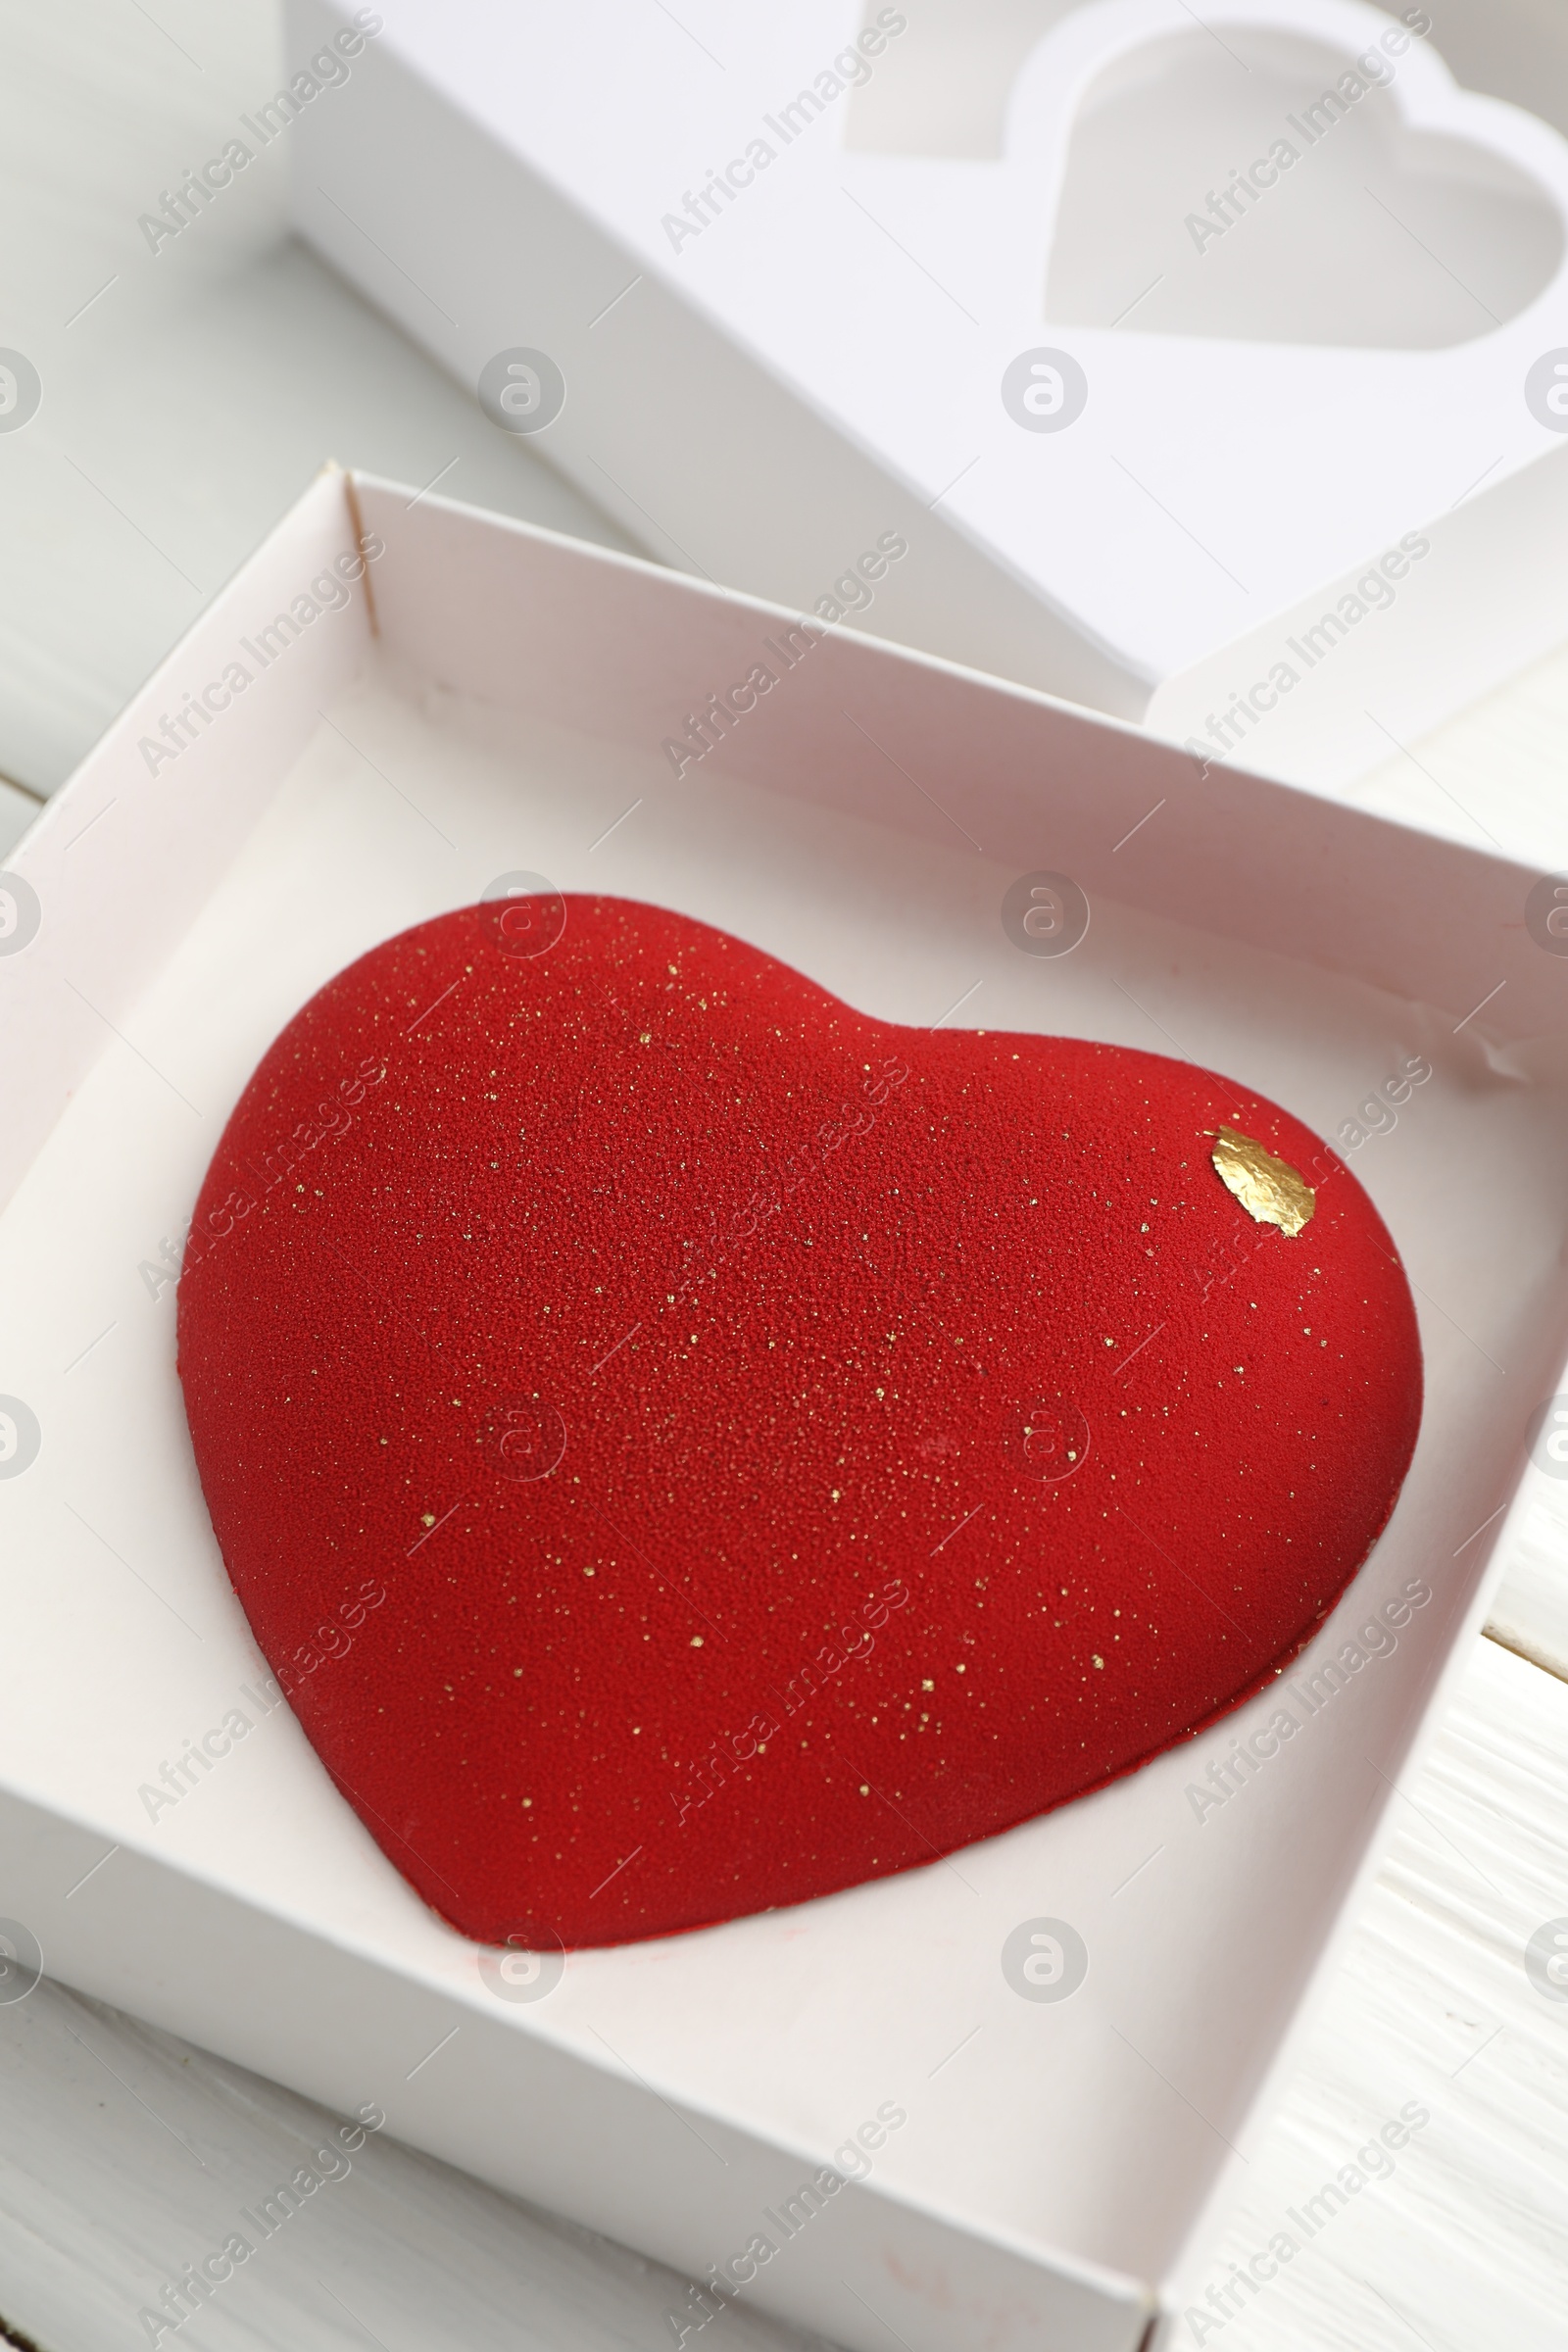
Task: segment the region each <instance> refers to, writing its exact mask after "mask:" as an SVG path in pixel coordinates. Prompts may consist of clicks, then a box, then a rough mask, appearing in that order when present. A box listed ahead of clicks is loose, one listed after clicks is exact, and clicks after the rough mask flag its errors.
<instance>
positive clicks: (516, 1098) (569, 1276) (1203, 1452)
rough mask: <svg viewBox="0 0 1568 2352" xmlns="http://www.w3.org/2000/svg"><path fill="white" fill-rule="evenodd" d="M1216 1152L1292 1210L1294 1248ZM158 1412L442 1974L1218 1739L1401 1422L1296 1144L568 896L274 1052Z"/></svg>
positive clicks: (1383, 1500) (337, 1010)
mask: <svg viewBox="0 0 1568 2352" xmlns="http://www.w3.org/2000/svg"><path fill="white" fill-rule="evenodd" d="M519 951H520V952H519ZM1221 1129H1227V1130H1235V1131H1238V1132H1239V1134H1240V1135H1241V1136H1243V1137H1246V1138H1250V1139H1251V1143H1252V1144H1253V1145H1255V1146H1260V1147H1262V1148H1263V1149H1264V1150H1265V1151H1266V1152H1268V1153H1272V1154H1276V1155H1278V1157H1279V1158H1280V1159H1283V1160H1284V1161H1286V1162H1288V1163H1290V1167H1291V1168H1294V1169H1295V1170H1296V1171H1298V1172H1299V1175H1301V1176H1302V1177H1305V1178H1306V1179H1307V1181H1308V1182H1309V1183H1311V1184H1313V1185H1314V1186H1315V1187H1316V1188H1317V1190H1316V1202H1315V1212H1312V1203H1311V1201H1310V1198H1309V1197H1308V1196H1306V1195H1300V1196H1299V1197H1300V1198H1301V1199H1302V1200H1303V1201H1305V1202H1306V1206H1307V1209H1308V1211H1309V1212H1312V1213H1310V1222H1309V1223H1307V1224H1306V1225H1305V1226H1304V1229H1303V1230H1301V1231H1299V1232H1297V1233H1294V1234H1293V1233H1290V1232H1288V1231H1286V1230H1284V1229H1283V1228H1282V1226H1281V1225H1280V1224H1278V1223H1275V1222H1268V1221H1262V1222H1259V1221H1256V1220H1255V1219H1254V1216H1253V1215H1252V1214H1251V1213H1250V1210H1249V1208H1248V1206H1247V1205H1244V1201H1243V1200H1242V1199H1240V1198H1238V1197H1237V1196H1236V1194H1235V1192H1233V1190H1232V1189H1230V1186H1229V1185H1228V1183H1227V1182H1223V1181H1222V1180H1221V1177H1220V1175H1219V1174H1218V1173H1217V1172H1216V1166H1215V1161H1214V1156H1213V1155H1214V1153H1215V1152H1216V1150H1217V1149H1219V1150H1222V1151H1223V1150H1224V1149H1227V1148H1229V1147H1224V1146H1219V1145H1217V1144H1216V1136H1217V1134H1218V1131H1220V1130H1221ZM1240 1148H1241V1147H1237V1149H1240ZM1244 1156H1245V1152H1244ZM1286 1174H1287V1176H1288V1174H1289V1170H1287V1171H1286ZM1265 1176H1266V1170H1265ZM1265 1190H1266V1184H1265ZM1289 1221H1290V1220H1289V1219H1287V1222H1289ZM179 1369H180V1376H181V1379H182V1381H183V1384H184V1391H185V1400H186V1408H187V1412H188V1414H189V1419H190V1427H191V1434H192V1437H193V1439H194V1443H195V1450H196V1460H197V1464H198V1467H199V1469H200V1472H201V1480H202V1486H203V1489H204V1491H205V1493H206V1496H207V1500H208V1504H209V1506H210V1508H211V1511H212V1516H213V1524H214V1527H215V1528H216V1530H217V1533H218V1540H219V1543H220V1544H221V1548H222V1554H223V1558H224V1560H225V1562H226V1564H227V1567H228V1571H229V1574H230V1576H231V1577H232V1579H233V1582H234V1587H235V1590H236V1591H237V1593H239V1596H240V1599H241V1601H242V1602H243V1604H244V1607H245V1610H246V1613H247V1615H248V1616H249V1618H250V1621H251V1624H252V1626H253V1627H254V1629H255V1631H256V1635H257V1639H258V1640H259V1642H261V1645H262V1648H263V1649H264V1651H265V1652H266V1654H267V1656H268V1658H269V1659H270V1662H271V1665H272V1667H273V1669H274V1670H275V1672H276V1673H277V1675H278V1677H279V1679H280V1680H281V1681H282V1683H283V1685H284V1687H285V1689H286V1691H287V1692H288V1695H289V1698H290V1700H291V1702H292V1704H293V1706H294V1708H295V1710H296V1712H297V1714H298V1715H299V1718H300V1720H301V1722H302V1723H303V1724H304V1726H305V1729H306V1731H307V1732H308V1734H309V1736H310V1738H311V1740H313V1741H314V1743H315V1745H316V1748H317V1751H318V1753H319V1755H320V1757H321V1759H322V1761H323V1763H324V1764H325V1766H326V1768H327V1770H328V1772H329V1773H330V1774H331V1776H332V1778H333V1780H334V1781H335V1782H336V1783H337V1785H338V1787H339V1788H340V1789H342V1791H343V1793H344V1795H345V1796H346V1797H347V1798H348V1800H349V1802H350V1803H351V1804H353V1805H354V1806H355V1807H356V1809H357V1810H358V1811H359V1813H360V1815H361V1816H362V1818H363V1819H364V1821H365V1823H366V1825H367V1826H368V1829H369V1830H370V1832H371V1834H372V1835H373V1836H374V1837H375V1838H377V1839H378V1840H379V1842H380V1844H381V1845H382V1847H383V1848H384V1849H385V1851H386V1852H387V1854H388V1855H389V1856H390V1857H391V1858H392V1860H393V1861H394V1862H395V1863H396V1864H397V1866H398V1868H399V1869H400V1870H402V1871H403V1872H404V1873H405V1874H406V1876H407V1877H408V1878H409V1879H410V1880H411V1881H412V1882H413V1884H414V1885H415V1887H417V1889H418V1891H419V1892H420V1894H422V1895H423V1896H424V1897H425V1899H426V1900H427V1901H428V1902H429V1903H431V1904H432V1905H433V1906H434V1907H435V1909H436V1910H438V1911H439V1912H441V1913H442V1914H443V1915H444V1916H445V1917H446V1918H447V1919H449V1920H450V1921H452V1922H453V1924H454V1925H455V1926H457V1927H459V1928H461V1929H462V1930H463V1931H464V1932H465V1933H466V1934H467V1935H469V1936H476V1937H478V1938H480V1939H481V1940H483V1941H488V1942H497V1943H499V1942H502V1941H505V1940H507V1939H508V1938H515V1939H517V1940H520V1941H535V1942H537V1941H541V1940H548V1939H550V1938H551V1937H559V1938H560V1939H561V1940H562V1941H563V1942H564V1943H565V1944H568V1945H576V1944H603V1943H615V1942H619V1941H623V1940H625V1939H627V1938H630V1937H635V1936H656V1935H662V1934H667V1933H670V1932H671V1931H673V1930H677V1929H682V1928H692V1927H697V1926H700V1925H702V1924H704V1923H706V1922H709V1921H713V1920H719V1919H726V1918H732V1917H735V1916H738V1915H740V1914H742V1913H746V1912H752V1911H759V1910H762V1909H765V1908H767V1907H768V1906H770V1905H773V1904H778V1903H790V1902H798V1901H801V1900H803V1899H804V1898H806V1897H808V1896H810V1895H818V1894H825V1893H828V1892H830V1891H832V1890H833V1889H835V1888H838V1887H850V1886H854V1885H856V1884H857V1883H858V1882H859V1881H861V1880H864V1879H870V1878H879V1877H881V1876H883V1875H884V1874H885V1873H887V1872H890V1871H896V1870H904V1869H907V1868H908V1867H910V1866H911V1865H912V1864H916V1863H922V1862H927V1861H930V1860H933V1859H934V1858H936V1857H937V1856H939V1855H941V1854H945V1853H947V1852H949V1851H950V1850H951V1849H952V1848H954V1847H955V1846H958V1845H962V1844H964V1843H966V1842H967V1841H968V1840H969V1839H971V1838H983V1837H986V1836H989V1835H991V1834H993V1833H994V1832H997V1831H1000V1830H1005V1829H1006V1828H1008V1827H1009V1826H1010V1825H1011V1824H1013V1823H1016V1822H1020V1821H1024V1820H1026V1819H1028V1818H1029V1817H1030V1816H1031V1815H1034V1814H1038V1813H1042V1812H1044V1811H1045V1810H1047V1808H1049V1807H1050V1806H1053V1805H1057V1804H1060V1803H1061V1802H1062V1801H1063V1799H1064V1798H1067V1797H1071V1796H1074V1795H1077V1794H1079V1793H1080V1792H1082V1791H1083V1790H1085V1789H1092V1788H1094V1787H1096V1786H1097V1785H1098V1784H1100V1783H1102V1782H1104V1781H1106V1780H1107V1779H1109V1778H1111V1777H1113V1776H1114V1775H1116V1774H1118V1773H1123V1772H1127V1771H1129V1770H1131V1769H1132V1767H1133V1766H1135V1765H1136V1764H1138V1763H1140V1762H1142V1761H1144V1760H1145V1759H1147V1758H1148V1757H1150V1756H1152V1755H1153V1754H1154V1753H1156V1752H1157V1751H1158V1750H1159V1749H1161V1748H1163V1747H1165V1746H1166V1745H1168V1744H1169V1743H1170V1742H1171V1741H1173V1740H1179V1739H1182V1738H1183V1737H1184V1736H1186V1735H1188V1734H1190V1733H1191V1732H1192V1731H1194V1730H1195V1729H1196V1728H1197V1727H1199V1726H1200V1725H1201V1724H1203V1723H1204V1722H1205V1721H1207V1720H1208V1719H1209V1718H1211V1717H1212V1716H1213V1715H1215V1714H1216V1713H1217V1712H1219V1711H1222V1710H1223V1709H1225V1708H1227V1707H1229V1706H1232V1705H1234V1704H1235V1703H1236V1701H1237V1700H1238V1699H1240V1698H1242V1697H1244V1696H1245V1695H1247V1694H1248V1693H1249V1692H1250V1691H1253V1690H1255V1689H1257V1688H1258V1687H1259V1686H1260V1685H1261V1684H1262V1683H1264V1682H1265V1681H1266V1680H1267V1679H1268V1677H1269V1675H1270V1672H1271V1670H1272V1668H1273V1667H1274V1665H1275V1664H1276V1663H1277V1662H1278V1661H1280V1660H1281V1659H1284V1658H1286V1657H1288V1656H1289V1655H1290V1654H1291V1653H1292V1652H1293V1651H1294V1650H1296V1649H1297V1648H1298V1647H1299V1645H1300V1643H1301V1642H1303V1641H1304V1640H1305V1639H1306V1638H1307V1636H1308V1635H1310V1633H1311V1632H1312V1630H1313V1628H1314V1627H1315V1626H1316V1625H1317V1624H1318V1622H1319V1621H1320V1619H1321V1618H1322V1617H1323V1616H1324V1614H1325V1612H1326V1611H1327V1610H1328V1608H1329V1607H1330V1606H1331V1604H1332V1603H1333V1601H1334V1600H1335V1598H1336V1597H1337V1595H1338V1594H1339V1593H1340V1592H1341V1591H1342V1590H1343V1588H1344V1587H1345V1585H1346V1583H1347V1582H1348V1579H1349V1578H1350V1576H1351V1575H1352V1574H1353V1573H1354V1571H1355V1569H1356V1568H1357V1566H1358V1565H1359V1564H1360V1562H1361V1561H1362V1560H1363V1559H1364V1558H1365V1556H1366V1553H1367V1550H1368V1548H1369V1546H1370V1545H1371V1544H1372V1543H1373V1541H1374V1539H1375V1538H1376V1536H1377V1534H1378V1532H1379V1530H1380V1529H1381V1528H1382V1526H1383V1525H1384V1522H1385V1521H1386V1520H1387V1518H1388V1516H1389V1513H1390V1511H1391V1509H1392V1508H1393V1505H1394V1500H1395V1497H1396V1495H1397V1492H1398V1488H1399V1483H1400V1480H1401V1479H1402V1477H1403V1475H1404V1472H1405V1469H1406V1467H1407V1465H1408V1462H1409V1459H1410V1453H1411V1448H1412V1446H1413V1445H1414V1442H1415V1434H1416V1427H1417V1422H1418V1419H1419V1415H1420V1399H1421V1367H1420V1351H1419V1344H1418V1340H1417V1335H1416V1323H1415V1314H1414V1310H1413V1307H1412V1304H1411V1299H1410V1294H1409V1290H1408V1288H1407V1286H1406V1283H1405V1279H1404V1275H1403V1272H1402V1270H1401V1268H1400V1266H1399V1263H1398V1260H1397V1256H1396V1253H1395V1250H1394V1246H1393V1244H1392V1242H1391V1241H1390V1238H1389V1236H1388V1233H1387V1232H1386V1230H1385V1228H1384V1226H1383V1224H1382V1222H1381V1220H1380V1219H1379V1217H1378V1215H1377V1213H1376V1211H1375V1210H1374V1208H1373V1207H1372V1204H1371V1202H1370V1201H1368V1199H1367V1197H1366V1195H1365V1194H1364V1193H1363V1192H1362V1190H1361V1188H1360V1186H1359V1185H1358V1184H1357V1183H1356V1182H1355V1180H1354V1179H1353V1177H1351V1176H1350V1175H1349V1173H1348V1171H1347V1170H1346V1169H1345V1168H1344V1167H1343V1166H1342V1165H1341V1164H1340V1163H1339V1162H1338V1161H1337V1160H1336V1159H1334V1157H1333V1156H1332V1154H1331V1153H1329V1152H1327V1151H1326V1150H1325V1149H1324V1148H1323V1147H1322V1146H1321V1145H1320V1144H1319V1143H1318V1142H1317V1140H1316V1138H1315V1137H1313V1136H1312V1135H1310V1134H1309V1133H1308V1132H1307V1130H1306V1129H1305V1128H1303V1127H1302V1126H1300V1125H1299V1122H1298V1121H1297V1120H1295V1119H1293V1118H1291V1117H1289V1116H1288V1115H1287V1114H1286V1113H1285V1112H1284V1111H1282V1110H1280V1109H1279V1108H1277V1107H1276V1106H1275V1105H1274V1104H1273V1103H1268V1102H1265V1101H1263V1100H1261V1099H1260V1098H1258V1097H1257V1096H1254V1095H1250V1094H1247V1093H1245V1092H1240V1093H1239V1092H1238V1091H1237V1090H1236V1089H1234V1088H1232V1087H1230V1086H1229V1085H1227V1084H1226V1083H1225V1081H1224V1080H1222V1079H1220V1078H1216V1077H1214V1076H1212V1075H1211V1074H1209V1073H1208V1072H1206V1071H1203V1070H1199V1069H1194V1068H1192V1067H1190V1066H1189V1065H1188V1064H1186V1063H1183V1062H1177V1061H1170V1060H1165V1059H1163V1058H1160V1057H1159V1056H1156V1055H1153V1054H1141V1053H1136V1052H1132V1051H1130V1050H1128V1049H1127V1048H1125V1047H1117V1046H1102V1045H1093V1044H1087V1043H1084V1042H1082V1041H1079V1040H1076V1039H1069V1038H1058V1037H1034V1036H1012V1035H1001V1036H998V1035H987V1034H985V1033H983V1032H981V1033H976V1032H971V1031H948V1030H938V1031H936V1032H935V1033H931V1032H927V1031H924V1030H919V1029H907V1028H902V1027H898V1026H895V1025H893V1024H891V1023H889V1022H885V1021H875V1020H870V1019H867V1018H865V1017H864V1016H863V1015H861V1014H860V1013H858V1012H855V1011H852V1010H851V1009H850V1008H849V1007H848V1006H847V1005H842V1004H840V1003H838V1002H837V1001H836V1000H835V999H834V998H832V997H830V996H828V995H826V994H825V992H824V991H823V990H821V989H820V988H818V987H816V986H815V985H814V984H813V983H812V982H811V981H809V980H807V979H803V978H802V977H801V975H800V974H799V973H797V972H793V971H791V970H789V969H788V968H786V967H785V966H784V965H782V964H780V963H778V962H776V961H774V960H773V959H772V958H771V957H770V956H765V955H763V954H761V953H760V952H759V951H758V950H757V949H754V948H750V947H746V946H744V945H743V944H742V943H741V942H739V941H737V940H735V939H732V938H729V937H728V936H726V935H725V934H724V933H722V932H718V931H713V930H711V929H709V928H708V927H707V926H706V925H704V924H701V923H696V922H692V921H689V920H688V919H686V918H685V917H683V916H680V915H675V914H668V913H664V912H662V911H661V910H660V909H658V908H655V907H645V906H638V905H634V904H631V903H629V902H626V901H623V900H615V899H579V898H572V899H568V900H562V899H559V898H554V899H546V898H532V899H524V900H521V901H515V902H503V903H502V904H501V905H500V906H499V907H497V906H489V907H480V908H477V909H475V908H469V909H466V910H463V911H460V912H458V913H454V914H447V915H442V916H440V917H438V918H437V919H436V920H435V921H433V922H427V923H423V924H420V925H419V926H418V927H417V929H415V930H412V931H408V932H405V933H404V934H403V935H402V936H401V937H399V938H397V939H393V940H390V941H388V942H387V943H386V945H385V946H383V947H379V948H376V949H374V950H372V952H371V953H370V954H369V955H368V956H362V957H361V959H360V960H359V962H357V963H355V964H353V965H351V966H350V968H349V969H348V970H347V971H346V972H343V973H341V974H340V975H339V976H338V978H337V979H335V980H333V981H332V982H331V983H330V985H329V986H327V987H326V988H323V989H322V990H321V991H320V992H319V995H317V996H316V997H314V998H313V999H312V1001H311V1002H310V1004H308V1005H306V1006H305V1008H304V1010H303V1011H302V1012H301V1013H300V1014H299V1015H298V1016H297V1017H296V1018H295V1019H294V1020H292V1021H291V1022H290V1023H289V1025H288V1027H287V1028H286V1029H285V1030H284V1032H283V1034H282V1035H281V1036H280V1037H279V1039H278V1040H277V1042H276V1044H275V1045H274V1046H273V1047H272V1048H271V1050H270V1053H269V1054H267V1056H266V1058H265V1060H264V1061H263V1062H262V1064H261V1067H260V1068H259V1069H258V1070H257V1072H256V1074H255V1076H254V1077H253V1078H252V1080H251V1082H250V1084H249V1086H248V1087H247V1088H246V1090H245V1093H244V1095H243V1097H242V1098H241V1101H240V1103H239V1105H238V1108H237V1109H236V1110H235V1112H234V1115H233V1117H232V1118H231V1120H230V1121H229V1123H228V1126H227V1128H226V1130H225V1131H224V1134H223V1138H222V1141H221V1144H220V1146H219V1149H218V1152H217V1154H216V1156H215V1158H214V1161H213V1165H212V1168H211V1170H210V1171H209V1173H208V1177H207V1180H206V1183H205V1185H204V1186H203V1189H202V1194H201V1199H200V1201H199V1202H198V1205H197V1211H196V1217H195V1221H194V1225H193V1229H192V1235H191V1240H190V1243H189V1246H188V1249H187V1253H186V1259H185V1270H184V1273H183V1275H182V1277H181V1281H180V1289H179Z"/></svg>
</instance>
